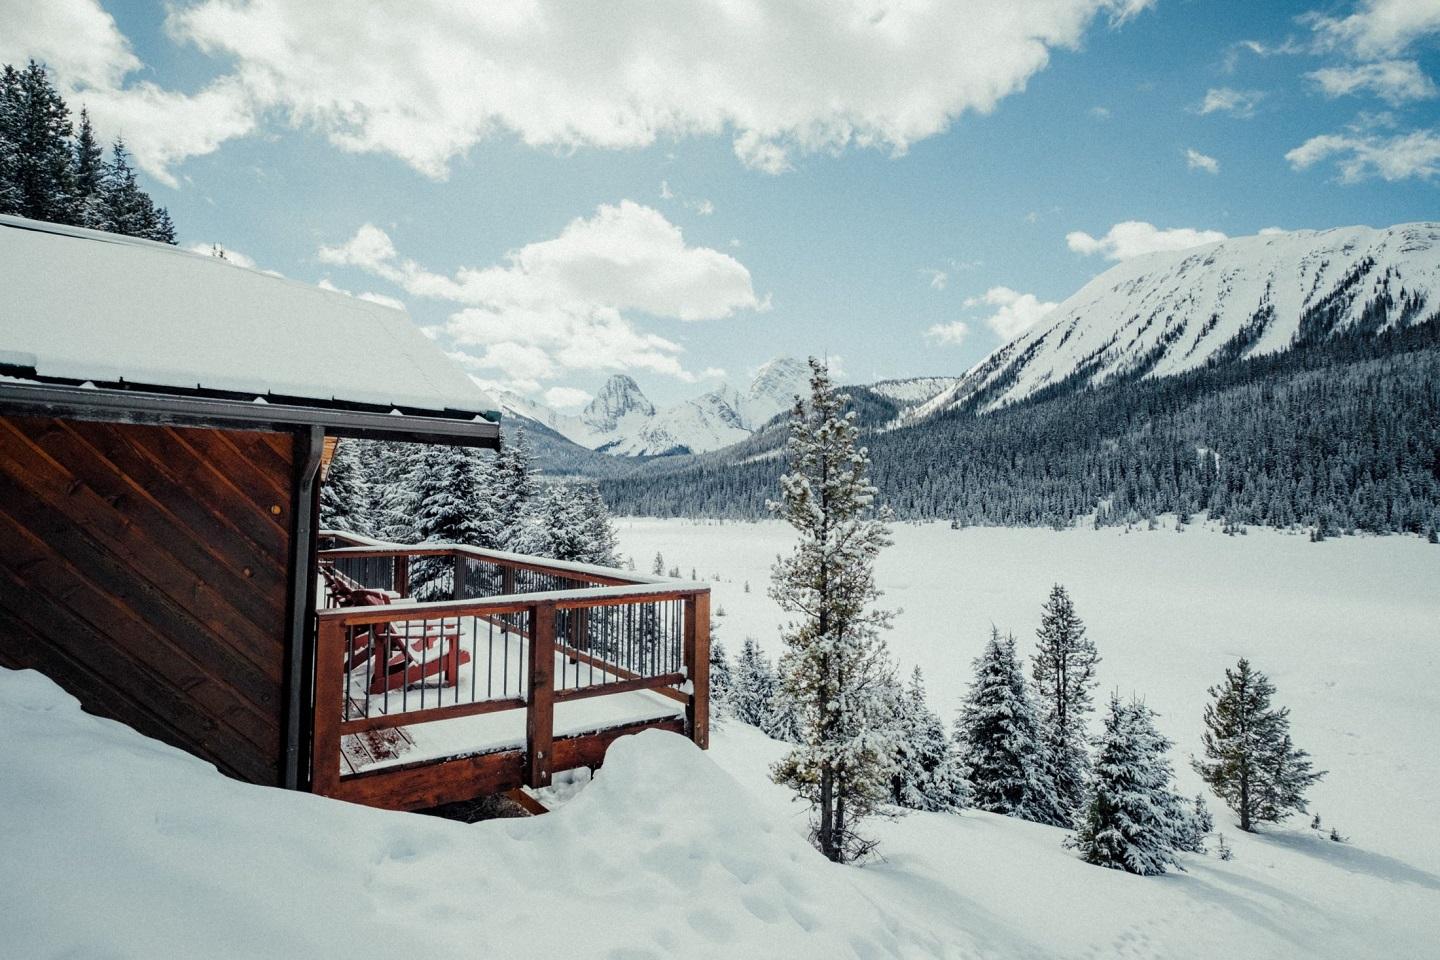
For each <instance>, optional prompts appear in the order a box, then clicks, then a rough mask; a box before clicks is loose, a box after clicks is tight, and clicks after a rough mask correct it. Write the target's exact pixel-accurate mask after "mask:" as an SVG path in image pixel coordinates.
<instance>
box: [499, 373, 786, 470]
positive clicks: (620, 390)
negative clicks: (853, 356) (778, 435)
mask: <svg viewBox="0 0 1440 960" xmlns="http://www.w3.org/2000/svg"><path fill="white" fill-rule="evenodd" d="M808 378H809V367H808V366H807V365H806V364H805V363H804V362H803V361H801V360H795V359H793V358H783V357H782V358H780V359H777V360H772V361H770V362H769V363H766V364H765V365H764V366H762V367H761V368H760V369H759V371H758V372H757V373H756V374H755V377H754V379H752V380H751V382H750V384H749V385H748V386H747V387H746V389H745V391H744V392H743V393H742V392H740V391H739V390H736V389H735V388H734V387H731V386H730V385H728V384H726V385H722V386H721V387H719V388H717V389H715V390H712V391H710V392H709V393H706V394H704V395H703V396H700V397H696V398H694V399H692V400H685V401H683V402H681V403H677V404H675V405H674V406H670V407H664V408H661V409H656V407H655V406H654V405H653V404H652V403H651V402H650V401H649V399H648V398H646V396H645V394H644V391H642V390H641V389H640V386H639V384H637V383H636V382H635V380H634V379H633V378H631V377H628V376H625V375H624V374H616V375H614V376H612V377H611V378H610V379H609V380H607V381H606V382H605V386H604V387H603V388H601V390H600V393H599V394H597V395H596V397H595V399H593V400H592V401H591V402H590V403H589V405H588V406H586V407H585V409H584V410H583V411H581V413H580V414H579V415H578V416H569V415H566V414H562V413H558V412H557V411H555V410H552V409H550V408H549V407H547V406H545V405H544V404H542V403H538V402H536V401H533V400H530V399H528V398H525V397H522V396H520V395H519V394H515V393H508V392H501V393H500V394H499V399H500V403H501V406H502V408H503V409H504V411H505V412H507V413H509V414H511V415H518V416H521V417H525V418H528V419H530V420H534V421H536V422H538V423H542V424H544V425H545V426H547V427H549V428H550V429H552V430H554V431H555V432H556V433H559V434H560V435H561V436H563V437H565V438H566V439H567V440H570V441H572V442H574V443H578V444H579V445H580V446H582V447H588V448H589V449H591V450H599V451H602V452H604V453H610V454H615V455H617V456H663V455H665V454H673V453H704V452H706V451H709V450H718V449H720V448H721V447H728V446H730V445H731V444H733V443H738V442H740V441H741V440H744V439H745V438H746V437H748V436H750V435H751V434H752V433H754V432H755V431H756V430H758V429H760V427H762V426H764V425H765V423H766V421H768V420H770V419H771V418H772V417H774V416H775V415H776V414H778V413H781V412H782V411H784V410H787V409H789V407H790V404H791V403H792V402H793V401H794V398H795V395H796V394H797V393H800V392H803V391H804V390H805V389H807V384H808Z"/></svg>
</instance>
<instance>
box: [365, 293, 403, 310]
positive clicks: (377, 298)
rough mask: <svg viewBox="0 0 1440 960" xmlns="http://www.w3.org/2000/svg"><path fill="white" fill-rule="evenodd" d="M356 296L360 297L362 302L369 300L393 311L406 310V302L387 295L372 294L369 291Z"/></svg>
mask: <svg viewBox="0 0 1440 960" xmlns="http://www.w3.org/2000/svg"><path fill="white" fill-rule="evenodd" d="M356 296H357V297H359V298H360V299H361V300H368V301H370V302H371V303H378V304H380V306H382V307H389V308H390V309H392V310H404V309H405V303H404V301H402V300H399V299H397V298H395V297H391V296H387V295H385V294H383V293H372V292H370V291H369V290H367V291H365V292H364V293H358V294H356Z"/></svg>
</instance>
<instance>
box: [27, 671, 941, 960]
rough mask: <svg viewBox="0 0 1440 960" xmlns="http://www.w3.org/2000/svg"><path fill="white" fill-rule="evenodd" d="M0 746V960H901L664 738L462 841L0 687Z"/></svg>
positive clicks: (441, 825)
mask: <svg viewBox="0 0 1440 960" xmlns="http://www.w3.org/2000/svg"><path fill="white" fill-rule="evenodd" d="M0 723H3V725H4V727H5V729H6V730H7V732H8V736H7V737H6V738H5V744H4V746H3V747H0V809H3V810H5V811H6V826H5V834H4V837H5V838H4V840H3V841H0V845H3V849H4V856H3V857H0V889H3V890H4V891H5V893H4V901H5V905H4V908H3V909H0V943H3V944H4V947H3V950H0V952H3V953H5V954H6V955H8V956H16V957H27V958H39V957H62V956H63V957H106V958H122V957H144V958H160V957H209V958H221V957H247V958H249V957H261V956H266V957H341V956H343V957H346V958H348V960H358V958H362V957H383V958H387V960H394V958H397V957H407V956H415V957H426V958H434V957H471V958H473V957H521V956H536V955H542V954H557V955H561V956H579V957H616V958H620V957H630V958H641V957H662V956H672V955H686V956H722V955H723V956H728V957H759V956H777V955H783V956H789V957H885V956H918V955H923V952H922V951H917V950H915V949H912V947H911V946H908V945H907V943H906V934H904V932H903V931H898V930H896V929H894V925H893V923H892V921H890V920H889V919H887V917H886V915H885V913H884V912H883V911H882V910H880V909H878V908H877V907H876V906H875V905H873V904H872V903H870V902H869V901H867V900H866V899H865V898H864V897H862V896H861V895H860V894H859V893H857V892H856V891H855V890H854V889H853V887H851V886H850V885H849V884H848V883H847V882H846V880H845V877H844V871H843V870H842V868H838V867H833V866H831V865H829V864H827V863H826V862H825V861H823V860H821V859H820V858H819V857H818V856H817V855H816V854H815V853H814V852H813V851H811V850H810V849H809V847H808V846H807V845H806V844H805V842H804V840H803V839H802V838H801V837H799V836H797V835H796V834H795V833H794V832H793V831H792V830H790V829H789V827H788V825H786V824H785V823H783V822H781V821H779V820H777V819H776V818H774V817H772V816H769V815H766V814H764V813H762V812H761V811H760V810H759V809H757V805H756V804H755V803H754V802H753V801H752V800H751V799H750V797H749V796H748V795H747V794H746V792H745V791H744V790H743V789H742V788H741V787H740V786H739V785H738V784H737V783H736V782H735V781H734V780H733V779H732V778H731V777H730V776H729V775H727V774H725V773H724V772H722V771H721V770H720V769H718V768H717V767H716V766H715V765H714V764H713V763H711V762H710V761H709V760H708V759H707V758H706V757H705V756H704V754H702V753H701V752H700V751H699V750H697V749H696V748H695V747H694V746H693V745H692V744H691V743H690V742H689V741H687V740H685V739H684V738H682V737H678V736H675V735H673V734H664V733H645V734H641V735H639V736H635V737H627V738H625V739H623V740H621V741H618V742H617V743H615V744H614V745H613V746H612V747H611V748H610V752H609V754H608V756H607V758H606V766H605V768H604V770H603V771H601V772H600V774H599V775H598V776H597V777H596V779H595V780H594V781H593V783H592V784H591V785H590V786H589V787H588V788H586V789H585V790H584V791H582V792H581V793H580V794H579V795H578V796H577V797H576V798H575V799H574V800H573V801H571V802H570V803H568V804H567V805H566V806H565V807H564V808H562V809H561V810H558V811H556V812H555V813H553V814H550V815H548V816H545V817H540V818H535V819H528V820H506V821H491V822H489V823H483V824H476V825H473V826H469V825H464V824H459V823H452V822H449V821H444V820H437V819H431V818H428V817H420V816H415V815H410V814H400V813H388V812H383V811H376V810H370V809H366V808H363V807H357V806H352V805H349V804H344V803H338V802H334V801H329V800H323V799H319V798H316V797H311V796H308V795H302V794H295V793H286V792H283V791H280V790H274V789H267V788H261V787H254V786H249V785H246V784H242V783H238V782H235V781H232V780H228V779H226V778H224V777H222V776H220V775H219V774H218V773H217V772H216V771H215V770H214V769H213V768H212V767H210V766H209V765H207V764H205V763H203V762H201V761H199V760H196V759H194V758H192V757H190V756H188V755H186V754H184V753H181V752H180V751H178V750H175V749H172V748H170V747H167V746H165V745H163V744H159V743H157V742H155V741H152V740H148V739H146V738H145V737H142V736H140V735H139V734H137V733H135V732H134V731H132V730H130V729H129V728H127V727H124V726H122V725H120V724H116V723H113V722H110V721H107V720H101V719H97V718H95V717H92V716H89V715H87V714H85V713H82V712H81V710H80V708H79V705H78V703H77V702H76V701H75V700H74V699H73V698H72V697H70V696H69V695H67V694H65V693H64V692H63V691H61V690H60V689H59V688H58V687H56V686H55V685H54V684H53V683H52V682H51V681H49V680H48V679H46V678H45V677H43V676H41V675H40V674H38V673H35V672H33V671H26V672H14V671H5V670H0Z"/></svg>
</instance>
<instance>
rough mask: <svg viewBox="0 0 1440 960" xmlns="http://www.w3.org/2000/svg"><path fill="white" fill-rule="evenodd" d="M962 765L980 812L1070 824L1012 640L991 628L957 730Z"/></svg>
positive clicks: (961, 710)
mask: <svg viewBox="0 0 1440 960" xmlns="http://www.w3.org/2000/svg"><path fill="white" fill-rule="evenodd" d="M955 739H956V745H957V747H958V749H959V753H960V760H961V762H962V763H963V764H964V766H965V770H966V775H967V777H968V779H969V781H970V788H971V803H972V804H973V805H974V806H975V807H976V808H977V809H979V810H988V811H990V812H992V813H1003V814H1006V815H1007V816H1012V817H1019V818H1020V819H1022V820H1032V821H1034V822H1036V823H1048V824H1051V825H1053V826H1066V825H1068V824H1069V822H1070V819H1069V815H1068V814H1067V813H1066V811H1065V809H1064V807H1062V806H1061V804H1060V800H1059V798H1058V797H1056V796H1055V782H1054V778H1053V777H1051V776H1050V775H1049V771H1048V770H1047V768H1046V764H1045V752H1044V746H1043V743H1042V741H1041V727H1040V719H1039V717H1038V716H1036V713H1035V705H1034V703H1033V702H1032V701H1031V699H1030V692H1029V690H1028V689H1026V684H1025V674H1024V673H1023V672H1022V671H1021V668H1020V660H1019V658H1018V657H1017V656H1016V653H1015V638H1014V637H1002V636H1000V631H999V630H998V629H996V628H994V627H992V628H991V629H990V640H989V641H988V642H987V643H986V644H985V650H984V651H983V652H982V653H981V654H980V656H979V657H978V658H976V660H975V680H974V682H973V683H972V684H971V685H970V691H969V693H968V694H967V695H966V697H965V701H964V703H963V704H961V707H960V715H959V717H958V719H957V721H956V725H955Z"/></svg>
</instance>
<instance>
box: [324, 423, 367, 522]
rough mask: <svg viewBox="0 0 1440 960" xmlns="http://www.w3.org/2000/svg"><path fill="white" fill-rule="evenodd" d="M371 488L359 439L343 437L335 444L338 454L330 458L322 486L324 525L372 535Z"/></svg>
mask: <svg viewBox="0 0 1440 960" xmlns="http://www.w3.org/2000/svg"><path fill="white" fill-rule="evenodd" d="M368 487H369V485H368V484H367V483H366V481H365V474H364V471H363V470H362V469H361V466H360V455H359V452H358V451H357V449H356V447H355V441H353V440H341V441H340V442H339V443H337V444H336V445H335V455H334V456H333V457H332V458H331V459H330V466H329V468H328V469H327V471H326V473H325V482H324V483H323V484H322V485H321V487H320V526H321V527H323V528H325V529H326V530H340V531H344V532H347V533H359V534H367V535H368V534H369V533H370V523H369V521H368V519H367V517H366V507H367V504H368V502H369V498H370V491H369V489H368Z"/></svg>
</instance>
